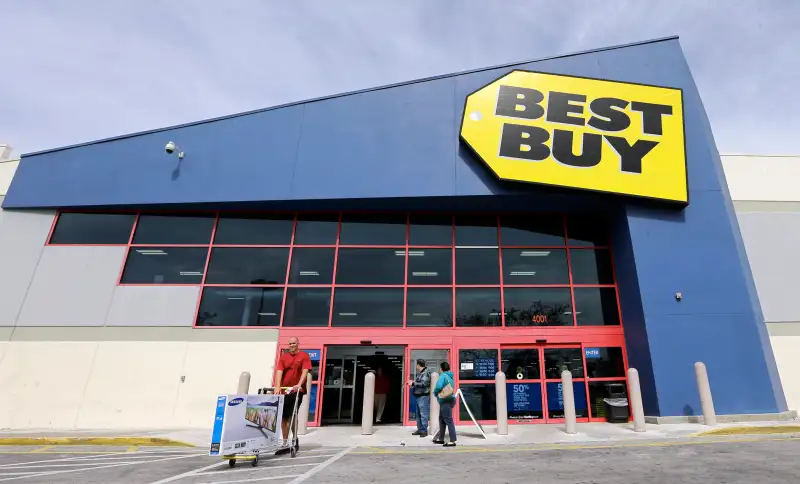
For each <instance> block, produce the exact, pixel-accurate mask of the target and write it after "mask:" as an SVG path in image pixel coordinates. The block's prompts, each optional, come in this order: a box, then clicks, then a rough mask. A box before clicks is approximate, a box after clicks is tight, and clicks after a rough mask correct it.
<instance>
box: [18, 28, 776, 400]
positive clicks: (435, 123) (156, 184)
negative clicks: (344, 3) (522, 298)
mask: <svg viewBox="0 0 800 484" xmlns="http://www.w3.org/2000/svg"><path fill="white" fill-rule="evenodd" d="M513 69H531V70H537V71H540V72H552V73H556V74H568V75H579V76H588V77H597V78H603V79H609V80H617V81H627V82H638V83H646V84H655V85H663V86H668V87H677V88H682V89H683V90H684V103H685V105H684V109H685V119H686V142H687V147H686V150H687V158H688V162H687V163H688V174H689V192H690V204H689V206H688V207H686V208H685V209H683V210H681V209H676V208H674V207H665V206H662V205H654V204H652V203H647V202H644V201H638V200H631V199H626V198H622V197H613V196H609V195H600V194H592V193H582V192H577V191H570V190H563V189H554V188H547V187H532V186H528V185H524V186H523V185H516V184H510V183H504V182H499V181H498V180H496V179H495V178H494V177H493V176H492V175H491V174H490V173H489V171H488V170H487V169H486V168H485V167H484V166H483V165H482V164H481V163H480V162H479V161H478V160H476V159H475V157H474V156H473V155H472V154H471V153H470V152H469V150H467V149H465V148H464V147H463V146H462V145H461V144H460V143H459V136H458V130H459V124H460V119H461V109H462V108H463V105H464V100H465V98H466V96H467V94H469V93H470V92H472V91H474V90H475V89H477V88H479V87H481V86H483V85H485V84H487V83H488V82H491V81H492V80H494V79H496V78H498V77H500V76H502V75H504V74H506V73H507V72H509V71H511V70H513ZM169 140H172V141H175V142H177V143H178V144H179V145H180V146H181V148H182V149H183V150H184V151H185V152H186V158H185V159H184V160H183V161H182V162H178V159H177V157H175V156H169V155H167V154H165V153H164V145H165V144H166V143H167V141H169ZM323 201H324V203H321V202H323ZM321 205H322V206H324V207H325V208H326V209H336V208H341V209H346V207H352V208H356V207H358V208H362V209H364V208H369V209H375V210H391V209H402V210H414V209H425V208H428V209H430V208H431V207H434V206H435V207H436V208H437V209H442V210H445V209H449V210H474V209H481V210H520V211H539V210H546V211H554V210H556V211H568V212H594V213H597V214H602V215H603V216H605V217H608V218H609V219H610V221H611V227H612V237H613V241H612V242H613V246H614V252H615V254H614V257H615V263H616V268H617V273H618V282H619V287H620V298H621V305H622V318H623V321H624V325H625V331H626V339H627V347H628V354H629V359H630V362H631V365H632V366H635V367H637V368H638V369H639V371H640V374H641V377H642V385H643V390H644V392H645V406H646V412H647V414H648V415H684V414H696V413H698V412H699V400H698V397H697V391H696V387H695V383H694V380H693V370H692V365H693V363H694V362H695V361H704V362H705V363H706V364H707V365H708V368H709V373H710V375H711V385H712V390H713V391H714V396H715V403H716V406H717V410H718V412H719V413H723V414H724V413H761V412H776V411H783V410H785V409H786V403H785V400H784V397H783V392H782V389H781V387H780V381H779V379H778V376H777V371H776V368H775V362H774V358H773V355H772V352H771V349H770V347H769V341H768V338H767V335H766V331H765V328H764V324H763V319H762V316H761V312H760V307H759V304H758V300H757V296H756V293H755V289H754V285H753V281H752V277H751V274H750V270H749V267H748V265H747V262H746V257H745V256H744V249H743V245H742V241H741V237H740V234H739V231H738V226H737V224H736V220H735V217H734V216H733V211H732V209H731V202H730V196H729V194H728V192H727V187H726V185H725V183H724V178H723V175H722V170H721V165H720V160H719V157H718V155H717V151H716V147H715V145H714V140H713V137H712V135H711V130H710V127H709V124H708V119H707V117H706V115H705V111H704V109H703V106H702V102H701V101H700V96H699V94H698V92H697V89H696V87H695V84H694V82H693V80H692V77H691V73H690V72H689V69H688V66H687V65H686V62H685V59H684V57H683V54H682V52H681V49H680V45H679V43H678V41H677V39H665V40H660V41H653V42H645V43H641V44H636V45H631V46H625V47H617V48H609V49H600V50H597V51H592V52H587V53H583V54H576V55H570V56H562V57H556V58H552V59H546V60H542V61H536V62H529V63H522V64H515V65H512V66H504V67H498V68H491V69H485V70H480V71H474V72H467V73H462V74H457V75H451V76H442V77H439V78H435V79H429V80H424V81H418V82H413V83H408V84H403V85H397V86H389V87H385V88H380V89H374V90H369V91H364V92H359V93H353V94H348V95H342V96H338V97H333V98H326V99H321V100H314V101H309V102H305V103H298V104H295V105H291V106H284V107H279V108H274V109H268V110H262V111H257V112H253V113H248V114H244V115H240V116H234V117H228V118H223V119H219V120H213V121H208V122H202V123H196V124H192V125H187V126H181V127H176V128H170V129H165V130H158V131H153V132H147V133H140V134H136V135H131V136H126V137H121V138H117V139H111V140H105V141H101V142H97V143H92V144H87V145H82V146H77V147H71V148H66V149H60V150H54V151H50V152H43V153H38V154H32V155H27V156H24V157H23V159H22V162H21V164H20V166H19V168H18V170H17V174H16V176H15V178H14V181H13V183H12V185H11V187H10V189H9V192H8V196H7V198H6V199H5V202H4V208H23V207H24V208H44V207H51V208H59V207H73V208H74V207H93V206H101V207H111V206H117V207H146V206H149V207H152V206H159V207H168V206H172V207H178V206H180V207H186V206H194V207H198V206H209V207H227V208H230V207H241V206H248V207H256V206H260V207H264V208H277V207H282V208H297V209H301V208H313V207H319V206H321ZM676 292H680V293H682V294H683V300H682V301H680V302H678V301H676V299H675V293H676Z"/></svg>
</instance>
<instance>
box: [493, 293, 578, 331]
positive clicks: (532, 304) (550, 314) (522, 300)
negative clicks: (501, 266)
mask: <svg viewBox="0 0 800 484" xmlns="http://www.w3.org/2000/svg"><path fill="white" fill-rule="evenodd" d="M503 291H504V293H503V297H504V302H505V305H506V309H505V311H506V326H572V325H573V324H574V323H573V319H572V297H571V295H570V293H569V288H568V287H563V288H562V287H535V288H533V287H531V288H528V287H507V288H505V289H503Z"/></svg>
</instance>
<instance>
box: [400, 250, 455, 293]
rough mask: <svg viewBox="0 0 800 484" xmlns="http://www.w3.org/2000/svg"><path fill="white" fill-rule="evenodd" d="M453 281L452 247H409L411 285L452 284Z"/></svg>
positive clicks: (409, 279)
mask: <svg viewBox="0 0 800 484" xmlns="http://www.w3.org/2000/svg"><path fill="white" fill-rule="evenodd" d="M452 281H453V250H452V249H409V250H408V284H409V285H418V284H419V285H422V284H426V285H432V286H433V285H450V284H452Z"/></svg>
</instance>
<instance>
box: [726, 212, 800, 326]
mask: <svg viewBox="0 0 800 484" xmlns="http://www.w3.org/2000/svg"><path fill="white" fill-rule="evenodd" d="M736 212H737V218H738V219H739V227H740V229H741V231H742V238H743V239H744V244H745V248H746V250H747V257H748V259H749V261H750V268H751V270H752V271H753V278H754V279H755V283H756V289H757V291H758V297H759V300H760V301H761V308H762V311H763V312H764V319H765V321H766V322H767V323H781V322H800V304H798V302H797V301H798V293H797V289H798V287H800V284H798V282H800V202H791V203H787V202H737V204H736Z"/></svg>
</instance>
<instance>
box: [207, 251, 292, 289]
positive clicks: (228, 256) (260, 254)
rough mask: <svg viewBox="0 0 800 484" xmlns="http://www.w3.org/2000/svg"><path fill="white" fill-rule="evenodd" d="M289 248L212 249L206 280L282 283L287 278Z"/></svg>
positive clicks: (210, 281) (230, 282)
mask: <svg viewBox="0 0 800 484" xmlns="http://www.w3.org/2000/svg"><path fill="white" fill-rule="evenodd" d="M288 263H289V249H288V248H285V249H284V248H258V249H256V248H235V249H234V248H229V247H222V248H220V247H216V248H214V249H212V250H211V260H210V261H209V263H208V275H207V276H206V284H281V285H283V284H284V283H285V282H286V265H287V264H288Z"/></svg>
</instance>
